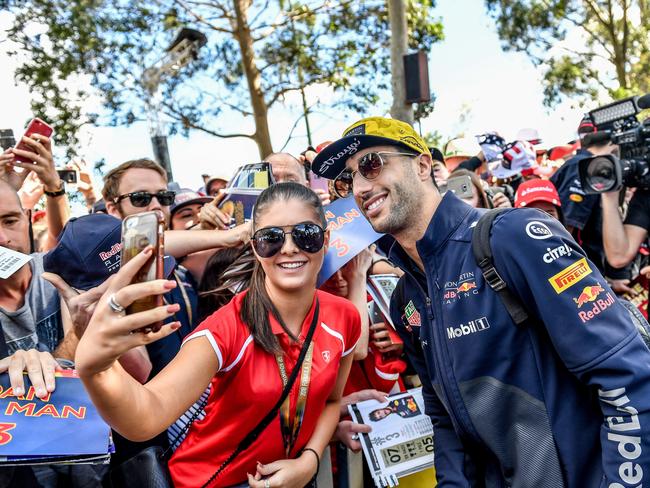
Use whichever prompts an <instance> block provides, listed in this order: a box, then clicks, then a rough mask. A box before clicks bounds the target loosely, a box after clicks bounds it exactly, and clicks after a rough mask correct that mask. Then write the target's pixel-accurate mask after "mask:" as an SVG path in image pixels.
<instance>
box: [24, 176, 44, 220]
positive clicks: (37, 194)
mask: <svg viewBox="0 0 650 488" xmlns="http://www.w3.org/2000/svg"><path fill="white" fill-rule="evenodd" d="M24 173H27V172H26V171H25V172H24ZM42 196H43V183H41V181H40V180H39V179H38V176H36V173H31V172H30V173H29V176H28V177H27V179H26V180H25V182H24V183H23V186H22V187H21V189H20V191H19V192H18V197H19V198H20V202H21V203H22V204H23V208H25V209H28V210H33V209H34V207H35V206H36V204H37V203H38V201H39V200H40V199H41V197H42Z"/></svg>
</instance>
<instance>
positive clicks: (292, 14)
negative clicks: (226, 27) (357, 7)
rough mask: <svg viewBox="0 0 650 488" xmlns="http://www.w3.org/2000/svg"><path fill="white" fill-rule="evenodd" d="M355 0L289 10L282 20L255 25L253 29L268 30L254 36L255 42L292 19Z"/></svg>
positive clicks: (345, 4)
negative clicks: (303, 9)
mask: <svg viewBox="0 0 650 488" xmlns="http://www.w3.org/2000/svg"><path fill="white" fill-rule="evenodd" d="M353 1H354V0H345V1H343V2H340V3H338V4H336V5H331V2H330V1H328V0H326V1H325V3H323V4H322V5H319V6H318V7H314V8H312V9H310V10H308V11H306V12H287V13H286V16H285V19H284V20H283V21H281V22H274V23H272V24H262V25H260V26H259V27H255V29H252V31H259V30H263V29H264V30H266V32H263V33H261V34H259V35H257V36H253V42H257V41H260V40H262V39H264V38H265V37H268V36H270V35H271V34H272V33H273V32H274V31H275V30H276V29H278V28H280V27H285V26H287V25H289V24H290V23H291V22H292V21H295V20H300V19H302V18H303V17H307V16H308V15H315V14H317V13H318V12H320V11H321V10H323V11H327V10H330V9H331V10H334V9H337V8H341V7H344V6H348V5H349V4H351V3H352V2H353Z"/></svg>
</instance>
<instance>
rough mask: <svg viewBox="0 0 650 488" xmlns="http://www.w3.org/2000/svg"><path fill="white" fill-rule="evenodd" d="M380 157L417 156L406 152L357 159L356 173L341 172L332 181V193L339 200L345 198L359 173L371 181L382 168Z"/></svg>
mask: <svg viewBox="0 0 650 488" xmlns="http://www.w3.org/2000/svg"><path fill="white" fill-rule="evenodd" d="M382 156H411V157H416V156H418V155H417V154H413V153H406V152H369V153H368V154H364V155H363V156H362V157H361V159H359V165H358V167H357V168H358V169H357V170H356V171H352V170H347V169H346V170H343V172H341V174H339V175H338V176H337V177H336V179H335V180H334V192H335V193H336V194H337V195H338V196H339V197H341V198H345V197H346V196H348V195H349V194H350V193H352V183H353V182H354V178H355V176H356V175H357V173H359V174H360V175H361V176H362V177H363V178H364V179H365V180H368V181H372V180H374V179H375V178H377V177H378V176H379V175H380V173H381V170H382V169H383V168H384V158H382Z"/></svg>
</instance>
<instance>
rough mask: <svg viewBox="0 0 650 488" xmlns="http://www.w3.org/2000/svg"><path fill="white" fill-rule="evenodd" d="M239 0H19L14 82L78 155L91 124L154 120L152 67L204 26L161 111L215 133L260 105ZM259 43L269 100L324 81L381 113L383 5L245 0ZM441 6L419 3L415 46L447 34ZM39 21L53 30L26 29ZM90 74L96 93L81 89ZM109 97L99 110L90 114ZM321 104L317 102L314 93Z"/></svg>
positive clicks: (414, 4) (185, 128)
mask: <svg viewBox="0 0 650 488" xmlns="http://www.w3.org/2000/svg"><path fill="white" fill-rule="evenodd" d="M236 1H239V0H213V1H211V2H202V1H197V0H159V1H157V2H150V1H146V0H110V1H109V0H76V1H74V2H69V1H65V0H27V1H25V0H15V1H13V2H11V1H10V2H9V8H10V10H11V11H12V12H13V13H14V15H15V22H14V24H13V27H12V29H11V31H10V32H9V36H10V37H11V38H12V39H13V40H14V41H15V42H16V43H17V44H18V45H19V46H20V47H21V48H22V49H24V50H26V51H27V52H29V53H30V59H29V61H28V62H26V63H24V64H23V65H22V66H20V67H19V68H18V70H17V72H16V74H15V76H16V79H17V80H18V81H20V82H23V83H26V84H27V85H28V86H29V88H30V89H31V92H32V93H33V97H34V101H33V110H34V112H35V113H36V114H37V115H40V116H43V117H45V118H47V119H48V120H50V121H52V122H53V124H54V125H55V126H56V129H57V137H58V141H57V142H58V144H60V145H65V146H68V147H69V148H70V152H71V153H74V152H75V148H76V145H77V144H78V142H79V141H78V139H77V133H78V130H79V128H80V127H81V126H82V125H84V124H87V123H91V124H98V125H129V124H132V123H133V122H135V121H139V120H143V119H144V118H145V117H146V103H145V102H146V101H147V100H148V99H149V98H150V94H149V93H148V92H147V90H146V89H145V88H144V86H143V83H142V79H143V74H144V71H145V69H146V68H147V67H148V66H151V65H153V64H154V63H155V62H156V61H158V59H159V57H160V56H161V55H162V54H164V49H165V47H166V46H167V45H169V43H170V41H171V40H172V39H173V38H174V36H175V34H176V33H177V31H178V30H179V28H180V27H182V26H189V27H192V28H196V29H199V30H201V31H202V32H204V33H205V34H206V35H207V37H208V43H207V45H206V46H204V47H203V48H202V49H201V51H200V54H199V57H198V59H197V60H196V61H195V62H193V63H191V64H190V65H188V66H187V67H185V68H183V70H181V72H179V73H178V75H177V76H175V77H166V78H164V79H163V80H162V81H161V85H160V90H161V93H162V111H163V112H164V115H165V119H166V121H167V122H168V130H169V132H170V133H171V134H175V133H181V134H185V135H187V133H188V132H189V131H190V130H193V129H194V130H201V131H204V132H206V133H209V134H212V135H215V136H225V137H234V136H242V135H243V136H248V137H251V135H250V134H236V132H237V131H234V132H235V134H223V133H221V132H220V131H219V130H218V127H219V118H220V116H221V115H223V114H224V113H232V112H234V113H237V114H240V115H242V116H244V117H247V116H250V115H252V113H253V110H252V107H251V92H250V88H249V80H247V78H246V74H245V72H244V69H243V65H242V54H241V53H242V51H241V45H240V41H241V40H242V32H241V30H240V29H237V27H238V26H237V20H236V15H235V10H234V3H235V2H236ZM240 3H241V4H242V5H244V8H246V7H247V10H246V12H245V14H246V16H247V19H248V25H249V27H250V35H251V36H252V38H253V41H254V51H255V62H256V66H257V68H258V69H259V71H260V72H261V81H262V86H261V91H262V93H263V94H264V102H265V104H266V106H267V108H271V107H273V105H274V104H276V103H278V102H283V101H284V100H285V96H286V95H287V94H288V93H290V92H293V91H296V90H300V89H301V88H304V87H307V86H310V85H315V84H324V85H326V86H327V87H329V88H330V89H331V90H333V91H334V93H335V94H336V96H337V98H336V100H335V101H334V104H335V106H341V107H345V108H347V109H352V110H355V111H357V112H359V113H360V114H365V113H366V112H368V111H373V112H374V111H376V106H377V104H378V103H380V102H382V101H383V100H384V99H385V94H386V93H387V92H388V89H389V83H390V79H389V64H390V57H389V54H388V48H389V40H390V39H389V36H390V30H389V28H388V16H387V12H386V8H385V4H384V1H382V0H338V1H333V2H332V1H324V0H320V1H315V0H305V1H289V0H284V1H280V2H278V3H277V4H273V3H271V2H268V1H267V2H241V1H240ZM433 7H434V2H433V1H431V0H421V1H415V0H412V1H410V2H409V7H408V8H409V11H408V17H409V21H410V22H411V24H412V25H411V31H412V35H411V36H410V39H411V47H412V48H418V49H425V50H428V49H429V48H430V47H431V45H432V44H433V43H435V42H437V41H438V40H440V39H441V38H442V25H441V23H440V22H439V21H438V20H435V19H433V18H432V9H433ZM30 24H38V25H40V26H41V27H42V30H43V31H44V34H42V35H40V36H33V35H30V33H29V32H30V30H29V29H25V28H24V27H25V26H27V25H30ZM87 79H89V80H90V84H91V86H92V87H93V93H92V94H91V93H86V92H84V91H81V90H78V89H76V88H75V87H76V86H84V83H83V82H84V80H87ZM91 95H92V97H97V96H99V97H100V99H101V106H97V107H96V109H95V110H92V112H94V113H90V114H89V113H88V109H87V107H85V106H84V104H87V103H88V102H89V101H90V100H94V98H92V99H91V98H90V97H91ZM312 102H316V101H312Z"/></svg>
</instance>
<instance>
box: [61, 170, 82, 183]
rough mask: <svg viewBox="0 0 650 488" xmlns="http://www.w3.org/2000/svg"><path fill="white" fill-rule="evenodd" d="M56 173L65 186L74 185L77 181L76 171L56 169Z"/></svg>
mask: <svg viewBox="0 0 650 488" xmlns="http://www.w3.org/2000/svg"><path fill="white" fill-rule="evenodd" d="M56 172H57V173H58V174H59V178H61V180H62V181H63V182H64V183H65V184H66V185H76V184H77V181H78V180H79V177H78V175H77V170H76V169H58V168H57V170H56Z"/></svg>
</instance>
